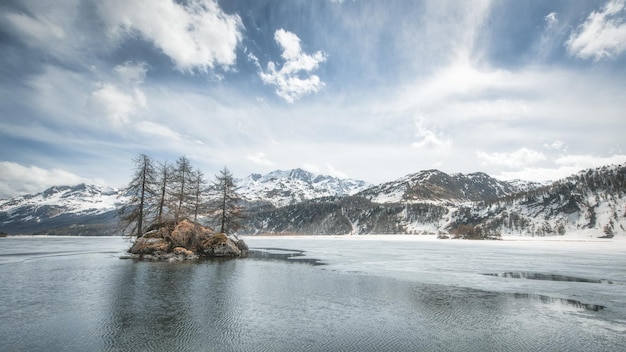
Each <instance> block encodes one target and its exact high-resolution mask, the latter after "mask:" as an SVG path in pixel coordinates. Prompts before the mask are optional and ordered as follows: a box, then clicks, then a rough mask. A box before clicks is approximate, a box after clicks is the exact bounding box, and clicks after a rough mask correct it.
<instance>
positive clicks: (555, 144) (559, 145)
mask: <svg viewBox="0 0 626 352" xmlns="http://www.w3.org/2000/svg"><path fill="white" fill-rule="evenodd" d="M543 146H544V148H546V149H550V150H564V149H565V148H566V146H565V143H564V142H563V141H561V140H558V139H555V140H553V141H552V142H546V143H544V144H543Z"/></svg>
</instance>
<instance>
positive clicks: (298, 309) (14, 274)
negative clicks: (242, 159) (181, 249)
mask: <svg viewBox="0 0 626 352" xmlns="http://www.w3.org/2000/svg"><path fill="white" fill-rule="evenodd" d="M246 242H247V243H248V244H249V246H250V247H251V249H253V251H252V252H251V255H250V257H249V258H245V259H236V260H221V261H199V262H180V263H163V262H146V261H134V260H129V259H126V260H122V259H120V256H122V255H123V254H124V251H125V249H127V248H128V247H129V245H130V243H129V242H128V240H125V239H122V238H80V237H74V238H68V237H64V238H55V237H44V238H32V237H19V238H18V237H9V238H2V239H0V282H1V284H0V344H1V345H0V350H3V351H5V350H6V351H35V350H38V351H43V350H45V351H138V350H139V351H148V350H149V351H539V350H541V351H620V350H623V346H626V246H624V245H625V244H626V243H625V242H624V241H608V242H563V241H561V242H547V241H489V242H487V241H480V242H479V241H456V240H454V241H453V240H431V239H423V238H420V237H415V236H404V237H403V236H368V237H357V238H355V237H302V238H297V237H248V238H246Z"/></svg>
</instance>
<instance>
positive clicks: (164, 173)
mask: <svg viewBox="0 0 626 352" xmlns="http://www.w3.org/2000/svg"><path fill="white" fill-rule="evenodd" d="M159 174H160V175H159V176H160V178H159V184H158V197H159V201H158V204H157V218H156V222H157V223H158V224H160V223H162V222H163V217H164V215H165V214H164V213H165V210H166V209H165V205H166V201H167V187H168V182H170V181H171V177H172V171H171V168H170V166H169V165H167V161H166V162H164V163H163V164H160V166H159Z"/></svg>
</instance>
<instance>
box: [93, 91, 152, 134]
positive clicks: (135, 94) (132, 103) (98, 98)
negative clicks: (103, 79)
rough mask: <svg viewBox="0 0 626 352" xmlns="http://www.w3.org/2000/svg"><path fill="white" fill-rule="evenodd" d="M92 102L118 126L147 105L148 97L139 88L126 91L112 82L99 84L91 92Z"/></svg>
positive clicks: (97, 109)
mask: <svg viewBox="0 0 626 352" xmlns="http://www.w3.org/2000/svg"><path fill="white" fill-rule="evenodd" d="M91 103H92V106H93V107H94V108H95V109H96V111H97V112H98V113H100V114H102V115H103V116H104V117H106V118H107V119H109V120H110V121H111V122H113V124H115V125H116V126H123V125H125V124H127V123H128V122H130V119H131V117H132V116H133V115H134V114H135V113H137V112H138V111H139V110H140V109H142V108H145V107H146V104H147V102H146V97H145V95H144V94H143V92H142V91H141V90H139V89H138V88H135V89H133V90H132V91H131V92H125V91H123V90H121V89H120V88H118V87H117V86H115V85H113V84H110V83H101V84H99V87H98V89H96V90H95V91H94V92H93V93H91Z"/></svg>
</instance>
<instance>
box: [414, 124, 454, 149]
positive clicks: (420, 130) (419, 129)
mask: <svg viewBox="0 0 626 352" xmlns="http://www.w3.org/2000/svg"><path fill="white" fill-rule="evenodd" d="M415 136H416V137H417V139H418V140H417V141H416V142H414V143H413V144H412V145H411V146H412V147H413V148H416V149H434V150H438V151H446V150H448V149H450V147H452V141H451V140H450V139H447V138H443V137H441V136H440V135H438V133H436V132H435V131H433V130H431V129H429V128H427V127H426V126H425V121H424V119H422V118H419V119H417V121H415Z"/></svg>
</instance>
